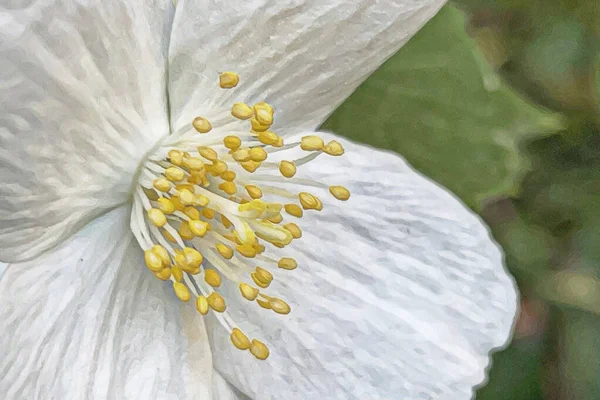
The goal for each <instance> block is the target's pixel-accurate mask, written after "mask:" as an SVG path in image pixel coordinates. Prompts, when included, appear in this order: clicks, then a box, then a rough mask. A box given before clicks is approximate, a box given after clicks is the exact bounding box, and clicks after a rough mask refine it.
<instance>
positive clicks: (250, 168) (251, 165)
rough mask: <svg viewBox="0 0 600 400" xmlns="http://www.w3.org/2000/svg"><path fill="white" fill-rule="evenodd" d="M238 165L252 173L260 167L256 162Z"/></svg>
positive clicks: (245, 162)
mask: <svg viewBox="0 0 600 400" xmlns="http://www.w3.org/2000/svg"><path fill="white" fill-rule="evenodd" d="M240 165H241V166H242V168H244V169H245V170H246V171H248V172H250V173H252V172H254V171H256V170H257V169H258V167H260V163H259V162H256V161H252V160H250V161H244V162H242V163H240Z"/></svg>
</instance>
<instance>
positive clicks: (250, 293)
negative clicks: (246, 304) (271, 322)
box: [239, 282, 258, 301]
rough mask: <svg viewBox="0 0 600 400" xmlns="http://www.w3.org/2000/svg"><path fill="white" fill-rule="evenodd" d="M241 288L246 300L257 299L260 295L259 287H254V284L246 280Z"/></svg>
mask: <svg viewBox="0 0 600 400" xmlns="http://www.w3.org/2000/svg"><path fill="white" fill-rule="evenodd" d="M239 288H240V292H241V293H242V296H243V297H244V298H245V299H246V300H250V301H254V299H256V296H258V289H256V288H253V287H252V286H250V285H248V284H247V283H244V282H242V283H240V285H239Z"/></svg>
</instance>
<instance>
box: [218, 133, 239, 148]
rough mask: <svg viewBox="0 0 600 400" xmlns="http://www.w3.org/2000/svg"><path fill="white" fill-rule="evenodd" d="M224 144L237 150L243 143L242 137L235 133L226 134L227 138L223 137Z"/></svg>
mask: <svg viewBox="0 0 600 400" xmlns="http://www.w3.org/2000/svg"><path fill="white" fill-rule="evenodd" d="M223 144H224V145H225V147H227V148H228V149H229V150H237V149H238V148H239V147H240V146H241V145H242V139H240V138H239V137H238V136H233V135H231V136H225V138H224V139H223Z"/></svg>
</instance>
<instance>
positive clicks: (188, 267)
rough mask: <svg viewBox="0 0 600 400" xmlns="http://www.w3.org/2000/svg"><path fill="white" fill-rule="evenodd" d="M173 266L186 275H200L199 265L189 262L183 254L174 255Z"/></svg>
mask: <svg viewBox="0 0 600 400" xmlns="http://www.w3.org/2000/svg"><path fill="white" fill-rule="evenodd" d="M200 256H202V255H200ZM175 265H176V266H177V267H179V268H181V269H182V270H183V271H185V272H187V273H188V274H192V275H196V274H199V273H200V264H199V263H192V262H190V261H189V260H188V258H187V257H186V256H185V254H183V253H181V252H179V253H177V255H175Z"/></svg>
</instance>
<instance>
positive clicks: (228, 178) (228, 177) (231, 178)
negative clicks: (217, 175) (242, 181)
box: [221, 171, 236, 182]
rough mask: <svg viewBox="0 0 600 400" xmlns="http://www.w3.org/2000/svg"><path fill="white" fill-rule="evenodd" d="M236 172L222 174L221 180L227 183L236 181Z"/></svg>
mask: <svg viewBox="0 0 600 400" xmlns="http://www.w3.org/2000/svg"><path fill="white" fill-rule="evenodd" d="M235 177H236V175H235V172H233V171H225V172H223V173H221V179H223V180H224V181H227V182H233V181H234V180H235Z"/></svg>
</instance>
